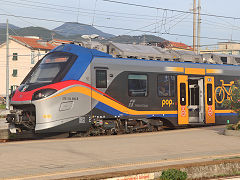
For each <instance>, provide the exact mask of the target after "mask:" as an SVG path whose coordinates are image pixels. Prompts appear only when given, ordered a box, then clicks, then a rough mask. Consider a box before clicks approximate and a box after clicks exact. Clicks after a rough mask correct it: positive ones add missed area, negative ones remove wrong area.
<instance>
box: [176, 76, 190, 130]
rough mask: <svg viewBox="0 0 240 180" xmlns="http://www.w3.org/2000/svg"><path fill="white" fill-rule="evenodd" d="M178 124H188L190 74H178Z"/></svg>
mask: <svg viewBox="0 0 240 180" xmlns="http://www.w3.org/2000/svg"><path fill="white" fill-rule="evenodd" d="M177 87H178V88H177V89H178V90H177V91H178V124H179V125H181V124H188V116H189V112H188V76H186V75H178V76H177Z"/></svg>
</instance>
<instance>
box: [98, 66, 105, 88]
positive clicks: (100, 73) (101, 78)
mask: <svg viewBox="0 0 240 180" xmlns="http://www.w3.org/2000/svg"><path fill="white" fill-rule="evenodd" d="M96 88H107V70H96Z"/></svg>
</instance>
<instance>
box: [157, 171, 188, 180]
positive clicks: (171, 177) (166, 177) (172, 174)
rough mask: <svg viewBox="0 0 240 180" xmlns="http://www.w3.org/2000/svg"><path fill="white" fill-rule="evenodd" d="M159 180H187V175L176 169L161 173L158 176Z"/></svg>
mask: <svg viewBox="0 0 240 180" xmlns="http://www.w3.org/2000/svg"><path fill="white" fill-rule="evenodd" d="M160 179H161V180H185V179H187V173H186V172H182V171H180V170H178V169H168V170H164V171H163V172H162V175H161V176H160Z"/></svg>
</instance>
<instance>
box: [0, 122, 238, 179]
mask: <svg viewBox="0 0 240 180" xmlns="http://www.w3.org/2000/svg"><path fill="white" fill-rule="evenodd" d="M224 127H225V126H220V127H219V126H218V127H206V128H193V129H181V130H172V131H162V132H156V133H142V134H132V135H119V136H104V137H88V138H72V139H58V140H36V141H23V142H10V143H2V144H0V164H1V168H0V179H1V178H5V179H7V178H18V179H57V178H63V177H76V176H81V175H91V174H98V173H104V172H115V171H123V170H131V169H139V168H148V167H157V166H166V165H173V164H174V165H175V164H183V163H189V162H191V163H192V162H204V161H209V160H213V159H221V158H232V157H238V156H240V143H239V142H240V139H239V137H233V136H224V135H222V134H223V131H224Z"/></svg>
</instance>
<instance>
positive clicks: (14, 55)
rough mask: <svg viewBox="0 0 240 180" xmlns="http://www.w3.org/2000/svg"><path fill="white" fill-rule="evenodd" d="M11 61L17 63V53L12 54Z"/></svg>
mask: <svg viewBox="0 0 240 180" xmlns="http://www.w3.org/2000/svg"><path fill="white" fill-rule="evenodd" d="M12 60H13V61H17V60H18V53H13V57H12Z"/></svg>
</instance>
